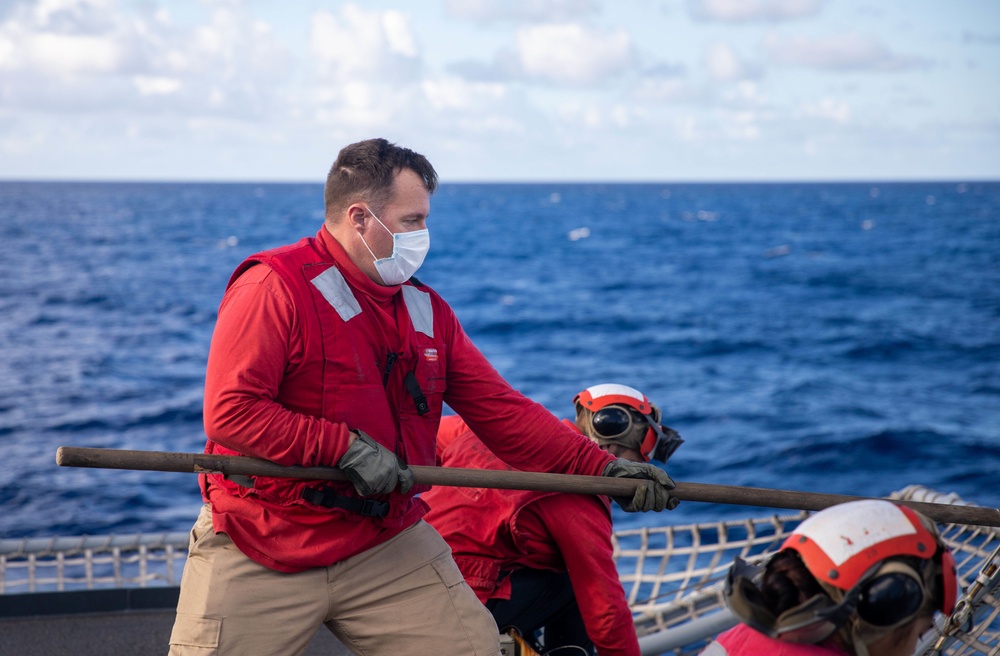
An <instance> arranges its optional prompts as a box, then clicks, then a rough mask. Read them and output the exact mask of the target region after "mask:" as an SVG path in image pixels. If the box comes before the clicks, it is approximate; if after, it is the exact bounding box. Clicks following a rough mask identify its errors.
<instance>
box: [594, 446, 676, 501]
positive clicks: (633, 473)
mask: <svg viewBox="0 0 1000 656" xmlns="http://www.w3.org/2000/svg"><path fill="white" fill-rule="evenodd" d="M601 476H610V477H611V478H645V479H649V480H646V481H643V483H642V484H641V485H639V486H638V487H636V488H635V495H633V496H632V497H631V498H629V497H612V499H614V500H615V502H616V503H617V504H618V505H619V506H621V507H622V510H624V511H626V512H647V511H650V510H655V511H657V512H659V511H661V510H663V509H664V508H666V509H667V510H673V509H674V508H676V507H677V505H678V504H679V503H680V502H681V501H680V499H678V498H677V497H672V496H670V490H672V489H674V482H673V480H672V479H671V478H670V477H669V476H667V472H665V471H663V470H662V469H660V468H659V467H657V466H656V465H651V464H649V463H647V462H632V461H631V460H626V459H625V458H618V460H613V461H611V462H609V463H608V464H607V465H605V467H604V471H603V472H601Z"/></svg>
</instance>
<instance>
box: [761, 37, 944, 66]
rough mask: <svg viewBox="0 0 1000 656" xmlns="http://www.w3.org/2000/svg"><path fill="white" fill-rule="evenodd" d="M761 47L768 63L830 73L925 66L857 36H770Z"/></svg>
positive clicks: (871, 40)
mask: <svg viewBox="0 0 1000 656" xmlns="http://www.w3.org/2000/svg"><path fill="white" fill-rule="evenodd" d="M763 45H764V51H765V52H766V53H767V56H768V58H769V59H770V61H771V62H772V63H775V64H784V65H791V66H805V67H808V68H820V69H827V70H834V71H859V70H881V71H892V70H904V69H912V68H918V67H923V66H926V65H927V63H926V62H925V61H924V60H922V59H919V58H916V57H905V56H900V55H896V54H893V53H891V52H889V51H888V50H887V49H886V48H885V46H883V45H882V44H881V43H879V42H878V41H877V40H876V39H874V38H872V37H868V36H862V35H859V34H838V35H833V36H829V37H826V38H820V39H810V38H807V37H803V36H793V37H787V36H783V35H780V34H776V33H771V34H768V35H767V36H766V37H765V39H764V44H763Z"/></svg>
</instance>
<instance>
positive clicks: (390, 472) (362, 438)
mask: <svg viewBox="0 0 1000 656" xmlns="http://www.w3.org/2000/svg"><path fill="white" fill-rule="evenodd" d="M351 432H352V433H354V434H356V435H357V436H358V437H357V439H355V440H354V441H353V442H351V446H349V447H348V448H347V453H345V454H344V455H343V457H341V459H340V460H339V461H338V462H337V466H338V467H340V468H341V469H343V470H344V473H346V474H347V477H348V478H349V479H351V482H352V483H354V489H355V490H357V491H358V494H360V495H361V496H363V497H369V496H371V495H373V494H389V493H390V492H392V491H393V490H395V489H396V484H397V483H398V484H399V491H400V492H401V493H403V494H406V493H407V492H409V491H410V488H411V487H413V472H412V471H410V468H409V467H407V466H406V463H405V462H401V461H400V460H399V459H398V458H396V454H394V453H393V452H392V451H390V450H389V449H387V448H385V447H384V446H382V445H381V444H379V443H378V442H376V441H375V440H373V439H372V438H371V436H370V435H368V434H367V433H363V432H362V431H359V430H354V431H351Z"/></svg>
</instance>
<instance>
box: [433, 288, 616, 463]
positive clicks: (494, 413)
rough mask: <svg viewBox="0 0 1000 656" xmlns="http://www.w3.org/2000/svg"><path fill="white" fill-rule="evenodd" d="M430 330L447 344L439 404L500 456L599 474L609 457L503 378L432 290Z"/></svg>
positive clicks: (522, 461) (505, 460)
mask: <svg viewBox="0 0 1000 656" xmlns="http://www.w3.org/2000/svg"><path fill="white" fill-rule="evenodd" d="M434 298H435V299H436V302H437V305H436V306H435V308H434V315H435V330H442V331H443V334H444V335H445V339H446V340H447V342H448V368H447V371H448V374H447V376H448V380H447V390H446V392H445V398H444V400H445V402H446V403H447V404H448V405H449V406H450V407H451V408H452V409H453V410H454V411H455V412H457V413H458V414H459V415H461V417H462V419H463V420H465V423H466V424H468V426H469V428H471V429H472V430H473V432H475V434H476V435H477V436H479V439H481V440H482V441H483V443H484V444H486V446H488V447H489V448H490V450H491V451H493V453H495V454H496V455H497V456H498V457H499V458H500V459H501V460H503V461H504V462H506V463H507V464H508V465H510V466H512V467H516V468H518V469H521V470H525V471H545V472H558V473H564V474H583V475H589V476H597V475H600V474H601V472H602V471H604V467H605V466H606V465H607V463H609V462H611V461H612V460H614V459H615V458H614V456H612V455H610V454H609V453H607V452H606V451H604V450H602V449H601V448H600V447H598V446H597V445H596V444H595V443H594V442H592V441H590V440H589V439H587V438H586V437H584V436H583V435H581V434H580V433H579V432H577V431H574V430H573V429H571V428H569V427H568V426H565V425H563V423H562V422H561V421H560V420H559V419H558V418H557V417H555V415H553V414H552V413H551V412H549V411H548V410H547V409H546V408H545V407H544V406H542V405H540V404H538V403H535V402H534V401H532V400H531V399H528V398H527V397H525V396H524V395H523V394H521V393H520V392H518V391H517V390H515V389H514V388H512V387H511V386H510V384H508V383H507V381H505V380H504V379H503V378H502V377H501V376H500V374H499V373H497V371H496V369H494V368H493V366H492V365H491V364H490V363H489V361H488V360H487V359H486V357H485V356H484V355H483V354H482V353H481V352H480V351H479V349H478V348H476V346H475V345H474V344H473V343H472V341H471V340H470V339H469V336H468V335H466V334H465V331H464V330H463V329H462V326H461V325H460V324H459V322H458V319H457V318H456V317H455V314H454V312H452V310H451V308H450V307H448V305H447V304H446V303H444V301H442V300H441V299H440V297H439V296H437V295H436V294H435V295H434Z"/></svg>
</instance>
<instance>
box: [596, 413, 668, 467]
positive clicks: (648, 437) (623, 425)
mask: <svg viewBox="0 0 1000 656" xmlns="http://www.w3.org/2000/svg"><path fill="white" fill-rule="evenodd" d="M590 421H591V425H592V426H593V427H594V432H595V433H597V435H598V436H599V437H600V438H602V439H606V440H612V441H613V440H616V439H618V438H621V437H624V436H626V435H628V434H629V433H631V432H632V431H633V430H635V429H636V428H646V429H647V430H646V431H645V433H644V437H643V440H642V443H641V444H640V445H639V447H640V448H639V449H638V450H639V451H640V452H641V453H642V455H643V457H644V458H646V460H649V459H650V458H652V459H653V460H659V461H660V462H666V461H667V459H668V458H669V457H670V456H671V455H673V453H674V451H676V450H677V447H679V446H680V445H681V443H682V442H684V440H683V439H682V438H681V436H680V435H678V434H677V431H675V430H673V429H671V428H667V427H666V426H660V424H659V423H657V421H656V419H654V418H653V416H652V415H651V414H650V415H644V414H641V413H639V412H636V411H634V410H629V409H626V408H623V407H621V406H617V405H609V406H607V407H604V408H601V409H600V410H598V411H597V412H595V413H594V415H593V417H591V420H590Z"/></svg>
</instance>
